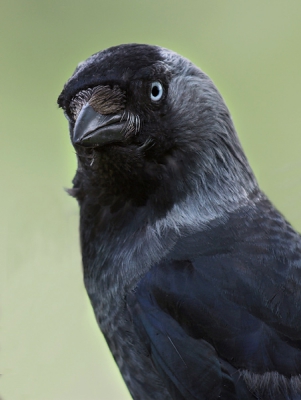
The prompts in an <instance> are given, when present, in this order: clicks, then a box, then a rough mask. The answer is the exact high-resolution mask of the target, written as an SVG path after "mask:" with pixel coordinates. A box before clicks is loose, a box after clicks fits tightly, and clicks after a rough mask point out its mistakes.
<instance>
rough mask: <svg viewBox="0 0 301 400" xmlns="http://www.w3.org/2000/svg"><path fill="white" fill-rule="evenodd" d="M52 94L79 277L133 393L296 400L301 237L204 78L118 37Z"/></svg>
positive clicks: (141, 398) (170, 57) (181, 61)
mask: <svg viewBox="0 0 301 400" xmlns="http://www.w3.org/2000/svg"><path fill="white" fill-rule="evenodd" d="M58 104H59V106H60V107H61V108H62V109H63V110H64V112H65V115H66V117H67V119H68V121H69V126H70V136H71V142H72V144H73V146H74V148H75V151H76V154H77V161H78V168H77V171H76V175H75V177H74V180H73V184H74V185H73V188H72V189H70V194H71V195H73V196H74V197H75V198H76V199H77V200H78V203H79V206H80V240H81V250H82V261H83V271H84V282H85V286H86V289H87V292H88V295H89V298H90V300H91V304H92V306H93V309H94V312H95V316H96V319H97V322H98V324H99V327H100V329H101V331H102V332H103V334H104V336H105V339H106V341H107V343H108V346H109V348H110V350H111V352H112V354H113V356H114V358H115V360H116V363H117V364H118V366H119V369H120V372H121V374H122V376H123V379H124V380H125V382H126V384H127V386H128V389H129V391H130V393H131V395H132V397H133V398H134V399H135V400H154V399H158V400H167V399H169V400H170V399H174V400H180V399H181V400H183V399H185V400H192V399H203V400H214V399H227V400H229V399H231V400H234V399H242V400H248V399H264V400H280V399H281V400H282V399H290V400H297V399H301V237H300V235H299V234H298V233H296V232H295V231H294V230H293V228H292V227H291V225H290V224H289V223H288V222H287V221H286V220H285V219H284V218H283V216H282V215H281V214H280V213H279V212H278V211H277V210H276V209H275V208H274V207H273V205H272V204H271V203H270V201H269V200H268V199H267V197H266V196H265V195H264V194H263V193H262V191H261V190H260V189H259V187H258V184H257V182H256V179H255V177H254V175H253V172H252V170H251V168H250V166H249V164H248V161H247V159H246V156H245V154H244V152H243V150H242V148H241V145H240V142H239V139H238V137H237V134H236V131H235V128H234V126H233V122H232V119H231V116H230V113H229V110H228V108H227V107H226V105H225V103H224V101H223V99H222V97H221V95H220V94H219V92H218V91H217V89H216V87H215V86H214V84H213V83H212V81H211V80H210V78H209V77H208V76H207V75H206V74H205V73H204V72H202V71H201V70H200V69H199V68H197V67H196V66H195V65H194V64H192V63H191V62H190V61H188V60H187V59H185V58H183V57H181V56H180V55H178V54H176V53H174V52H172V51H170V50H167V49H163V48H161V47H157V46H150V45H142V44H126V45H120V46H116V47H112V48H109V49H106V50H104V51H101V52H99V53H96V54H94V55H92V56H91V57H90V58H88V59H87V60H86V61H84V62H82V63H80V64H79V65H78V67H77V68H76V70H75V72H74V73H73V75H72V76H71V78H70V79H69V80H68V81H67V83H66V85H65V87H64V89H63V91H62V93H61V95H60V96H59V99H58Z"/></svg>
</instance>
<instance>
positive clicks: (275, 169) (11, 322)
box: [0, 0, 301, 400]
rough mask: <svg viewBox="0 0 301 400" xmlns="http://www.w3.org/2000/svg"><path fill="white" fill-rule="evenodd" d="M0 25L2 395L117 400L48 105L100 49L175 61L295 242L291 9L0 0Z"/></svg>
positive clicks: (298, 179)
mask: <svg viewBox="0 0 301 400" xmlns="http://www.w3.org/2000/svg"><path fill="white" fill-rule="evenodd" d="M0 14H1V15H0V29H1V44H0V45H1V63H0V70H1V74H0V79H1V82H0V83H1V107H0V113H1V118H0V126H1V131H0V135H1V146H0V151H1V158H0V163H1V167H0V174H1V197H0V212H1V227H0V235H1V238H0V240H1V241H0V243H1V264H0V265H1V275H0V281H1V288H0V293H1V320H0V329H1V339H0V373H1V374H2V376H1V379H0V393H1V396H2V398H3V400H27V399H28V400H69V399H72V400H94V399H95V400H96V399H97V400H99V399H105V400H109V399H114V400H115V399H117V400H118V399H124V400H126V399H129V398H130V397H129V395H128V393H127V390H126V388H125V386H124V384H123V382H122V380H121V378H120V375H119V372H118V370H117V368H116V367H115V364H114V362H113V359H112V357H111V355H110V353H109V351H108V349H107V347H106V344H105V342H104V340H103V338H102V335H101V334H100V333H99V331H98V327H97V326H96V323H95V321H94V316H93V313H92V310H91V307H90V305H89V301H88V299H87V296H86V293H85V290H84V287H83V283H82V272H81V261H80V253H79V243H78V209H77V204H76V202H75V200H74V199H72V198H70V197H68V196H67V195H66V194H65V192H64V190H63V188H64V187H70V185H71V180H72V177H73V175H74V172H75V169H76V162H75V155H74V151H73V149H72V146H71V145H70V143H69V136H68V127H67V123H66V121H65V120H64V117H63V113H62V112H61V111H60V110H58V108H57V106H56V99H57V96H58V95H59V93H60V91H61V89H62V87H63V84H64V82H65V81H66V80H67V78H69V76H70V75H71V73H72V72H73V70H74V68H75V66H76V65H77V63H78V62H79V61H81V60H83V59H85V58H87V57H88V56H90V55H91V54H92V53H95V52H97V51H99V50H100V49H104V48H106V47H109V46H112V45H116V44H119V43H125V42H140V43H143V42H144V43H151V44H158V45H161V46H164V47H168V48H171V49H173V50H175V51H176V52H178V53H181V54H182V55H184V56H186V57H188V58H190V59H191V60H192V61H193V62H195V63H196V64H197V65H198V66H200V67H201V68H202V69H203V70H204V71H205V72H206V73H208V74H209V75H210V76H211V78H212V79H213V80H214V82H215V83H216V85H217V86H218V88H219V89H220V91H221V93H222V95H223V96H224V98H225V100H226V102H227V104H228V106H229V108H230V110H231V112H232V115H233V118H234V122H235V124H236V128H237V130H238V133H239V136H240V138H241V141H242V143H243V146H244V148H245V151H246V153H247V156H248V158H249V160H250V163H251V165H252V167H253V169H254V171H255V173H256V176H257V177H258V179H259V182H260V184H261V186H262V188H263V189H264V191H265V192H266V193H267V194H268V195H269V197H270V198H271V200H272V201H273V202H274V203H275V205H276V206H277V207H278V208H279V209H280V210H281V212H283V213H284V214H285V215H286V217H287V218H288V220H289V221H290V222H291V223H292V224H293V225H294V226H295V227H296V228H297V229H298V230H301V206H300V204H301V202H300V200H301V157H300V148H301V112H300V107H301V97H300V93H301V75H300V70H301V2H300V0H296V1H293V0H287V1H277V0H275V1H274V0H273V1H262V0H260V1H259V0H252V1H224V0H220V1H216V0H214V1H209V0H208V1H202V0H198V1H192V0H190V1H189V0H186V1H182V2H180V1H178V2H175V1H171V0H160V1H159V0H149V1H134V0H128V1H92V0H85V1H78V0H77V1H74V0H73V1H71V0H52V1H51V2H50V1H49V2H48V1H47V2H46V1H38V0H32V1H21V0H12V1H7V0H6V1H4V2H3V1H2V2H1V13H0Z"/></svg>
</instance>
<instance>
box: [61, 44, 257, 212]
mask: <svg viewBox="0 0 301 400" xmlns="http://www.w3.org/2000/svg"><path fill="white" fill-rule="evenodd" d="M58 104H59V106H60V107H61V108H63V110H64V112H65V115H66V117H67V119H68V121H69V126H70V136H71V141H72V144H73V146H74V148H75V150H76V153H77V156H78V171H77V174H76V177H75V179H74V190H73V192H72V193H73V194H74V195H75V196H76V197H77V198H78V199H79V201H80V202H81V200H82V199H83V198H85V196H87V194H88V193H90V194H93V195H94V196H95V198H97V202H98V203H99V204H103V205H104V204H106V205H111V208H112V210H114V208H115V209H116V210H117V209H119V208H120V207H122V206H124V205H125V204H128V203H131V204H132V205H134V206H144V205H146V204H148V203H152V205H153V207H155V208H156V209H158V210H160V211H161V212H162V213H163V214H164V213H166V211H167V210H170V209H171V208H172V207H173V206H174V205H175V204H176V203H179V202H180V201H181V200H183V199H185V198H186V197H187V196H189V195H193V194H196V193H198V196H200V200H199V201H201V202H202V201H203V202H204V205H205V203H206V202H207V203H208V202H209V203H211V205H213V204H215V205H216V206H217V207H218V205H220V204H223V203H224V202H225V199H226V198H228V199H229V198H230V200H229V201H230V202H231V201H236V200H239V198H240V197H241V196H243V195H244V196H246V194H248V193H250V192H252V191H253V190H254V188H255V187H256V181H255V178H254V176H253V174H252V171H251V169H250V167H249V164H248V162H247V160H246V157H245V155H244V153H243V151H242V148H241V145H240V143H239V140H238V138H237V135H236V132H235V129H234V126H233V123H232V119H231V116H230V114H229V111H228V109H227V107H226V105H225V103H224V101H223V99H222V97H221V95H220V94H219V92H218V90H217V89H216V87H215V86H214V84H213V83H212V81H211V80H210V78H209V77H208V76H207V75H206V74H205V73H203V72H202V71H201V70H200V69H199V68H197V67H196V66H195V65H194V64H192V63H191V62H190V61H189V60H187V59H185V58H183V57H182V56H180V55H178V54H176V53H174V52H172V51H170V50H167V49H163V48H161V47H157V46H150V45H142V44H126V45H120V46H116V47H112V48H109V49H106V50H104V51H101V52H99V53H96V54H94V55H92V56H91V57H90V58H88V59H87V60H86V61H84V62H82V63H80V64H79V65H78V67H77V68H76V70H75V72H74V73H73V75H72V76H71V78H70V79H69V80H68V81H67V83H66V85H65V87H64V89H63V91H62V93H61V94H60V96H59V98H58Z"/></svg>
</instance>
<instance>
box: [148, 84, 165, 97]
mask: <svg viewBox="0 0 301 400" xmlns="http://www.w3.org/2000/svg"><path fill="white" fill-rule="evenodd" d="M162 95H163V87H162V85H161V83H160V82H153V83H152V86H151V93H150V98H151V100H152V101H158V100H160V99H161V97H162Z"/></svg>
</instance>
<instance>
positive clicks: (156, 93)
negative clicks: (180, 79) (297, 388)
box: [152, 85, 159, 97]
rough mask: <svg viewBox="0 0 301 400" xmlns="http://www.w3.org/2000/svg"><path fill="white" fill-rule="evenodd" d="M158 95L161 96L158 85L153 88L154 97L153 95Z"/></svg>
mask: <svg viewBox="0 0 301 400" xmlns="http://www.w3.org/2000/svg"><path fill="white" fill-rule="evenodd" d="M158 94H159V88H158V86H157V85H156V86H153V87H152V95H153V96H154V97H157V96H158Z"/></svg>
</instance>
